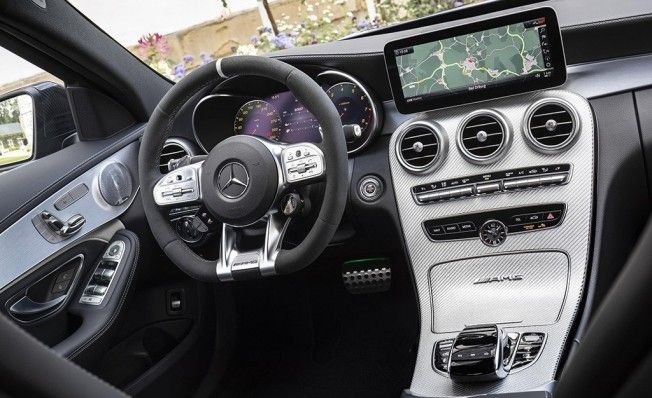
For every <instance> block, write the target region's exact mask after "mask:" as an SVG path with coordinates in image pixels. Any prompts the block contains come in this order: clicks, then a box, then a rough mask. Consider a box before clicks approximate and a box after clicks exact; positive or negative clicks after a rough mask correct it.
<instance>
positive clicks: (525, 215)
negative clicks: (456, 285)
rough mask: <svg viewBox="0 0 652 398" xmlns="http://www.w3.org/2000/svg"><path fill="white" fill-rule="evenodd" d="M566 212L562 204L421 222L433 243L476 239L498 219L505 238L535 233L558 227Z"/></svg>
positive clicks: (517, 208)
mask: <svg viewBox="0 0 652 398" xmlns="http://www.w3.org/2000/svg"><path fill="white" fill-rule="evenodd" d="M565 213H566V205H565V204H564V203H554V204H547V205H539V206H526V207H514V208H509V209H501V210H494V211H488V212H481V213H473V214H465V215H463V216H455V217H447V218H439V219H435V220H427V221H424V222H423V229H424V231H425V233H426V235H428V237H429V238H430V240H433V241H449V240H460V239H477V238H478V234H479V230H480V229H481V227H482V225H483V224H485V223H486V222H488V221H490V220H497V221H500V222H501V223H503V224H504V225H505V226H506V227H507V235H510V234H515V233H521V232H534V231H539V230H542V229H549V228H555V227H557V226H559V225H560V224H561V223H562V222H563V220H564V216H565Z"/></svg>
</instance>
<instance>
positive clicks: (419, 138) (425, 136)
mask: <svg viewBox="0 0 652 398" xmlns="http://www.w3.org/2000/svg"><path fill="white" fill-rule="evenodd" d="M445 152H446V143H445V140H444V137H443V136H442V135H441V133H440V132H439V129H438V128H437V127H435V126H434V125H433V124H431V123H428V122H423V121H419V122H414V123H411V124H409V125H408V126H407V127H406V128H405V129H404V130H403V133H402V135H401V137H400V138H399V139H398V141H397V145H396V155H397V157H398V160H399V162H400V163H401V165H402V166H403V167H405V168H406V169H408V170H409V171H413V172H421V171H426V170H430V169H433V168H435V167H436V166H438V165H439V164H440V163H441V161H442V160H443V157H444V156H443V155H444V154H445Z"/></svg>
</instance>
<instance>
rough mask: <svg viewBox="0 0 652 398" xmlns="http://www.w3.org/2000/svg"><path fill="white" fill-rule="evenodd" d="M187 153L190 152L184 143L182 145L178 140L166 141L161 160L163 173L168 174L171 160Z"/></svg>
mask: <svg viewBox="0 0 652 398" xmlns="http://www.w3.org/2000/svg"><path fill="white" fill-rule="evenodd" d="M186 155H190V154H189V153H188V150H187V149H186V148H185V146H184V145H181V144H180V143H178V142H176V141H171V140H168V141H166V142H165V144H164V145H163V151H162V152H161V159H160V161H159V169H160V170H161V173H162V174H167V173H168V172H169V171H170V169H169V168H168V163H170V160H176V159H181V158H182V157H184V156H186Z"/></svg>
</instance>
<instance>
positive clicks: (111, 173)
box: [98, 162, 133, 206]
mask: <svg viewBox="0 0 652 398" xmlns="http://www.w3.org/2000/svg"><path fill="white" fill-rule="evenodd" d="M98 185H99V189H100V194H101V195H102V198H104V200H105V201H106V203H108V204H110V205H111V206H120V205H121V204H123V203H124V202H126V201H127V200H128V199H129V198H130V197H131V194H132V193H133V182H132V179H131V173H129V169H128V168H127V167H125V165H123V164H122V163H118V162H115V163H111V164H109V165H108V166H106V167H105V168H104V169H102V172H101V173H100V178H99V184H98Z"/></svg>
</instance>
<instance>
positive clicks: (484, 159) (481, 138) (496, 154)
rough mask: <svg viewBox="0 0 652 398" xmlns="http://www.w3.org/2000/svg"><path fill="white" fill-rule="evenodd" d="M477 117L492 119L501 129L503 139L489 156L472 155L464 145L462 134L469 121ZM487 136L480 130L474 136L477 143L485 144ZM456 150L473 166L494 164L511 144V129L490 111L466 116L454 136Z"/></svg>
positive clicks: (502, 118) (498, 114) (494, 112)
mask: <svg viewBox="0 0 652 398" xmlns="http://www.w3.org/2000/svg"><path fill="white" fill-rule="evenodd" d="M479 117H488V118H491V119H494V120H495V121H496V122H497V123H498V124H499V125H500V126H501V128H502V134H503V139H502V141H501V142H500V144H499V146H498V147H497V148H496V149H495V150H494V151H493V152H491V153H490V154H489V155H486V156H480V155H476V154H474V153H472V152H471V151H470V150H469V148H467V147H466V145H465V144H464V138H463V134H464V131H465V130H466V128H467V127H468V124H469V122H470V121H471V120H473V119H475V118H479ZM488 136H489V134H488V133H487V132H486V131H484V129H483V130H480V131H478V132H477V134H476V140H477V141H478V142H486V141H487V140H488ZM456 141H457V148H458V149H459V150H460V152H461V153H462V155H464V157H465V158H466V159H467V160H468V161H469V162H471V163H475V164H489V163H493V162H496V161H497V160H498V159H500V158H501V157H502V156H503V155H504V154H505V153H506V151H507V149H509V147H510V146H511V144H512V129H511V126H510V124H509V123H508V122H507V120H506V119H505V118H504V117H503V116H502V115H501V114H500V113H498V112H496V111H494V110H491V109H482V110H478V111H475V112H472V113H470V114H468V115H467V116H466V117H465V118H464V119H462V122H461V123H460V125H459V127H458V130H457V134H456Z"/></svg>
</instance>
